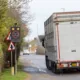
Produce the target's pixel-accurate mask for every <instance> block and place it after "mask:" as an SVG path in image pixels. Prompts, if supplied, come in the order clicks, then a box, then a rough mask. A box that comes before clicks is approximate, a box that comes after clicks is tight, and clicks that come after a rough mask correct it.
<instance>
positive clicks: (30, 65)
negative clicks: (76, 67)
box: [20, 55, 80, 80]
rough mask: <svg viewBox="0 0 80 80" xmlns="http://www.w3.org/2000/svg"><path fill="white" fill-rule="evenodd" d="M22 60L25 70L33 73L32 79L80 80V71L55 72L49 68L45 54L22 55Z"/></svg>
mask: <svg viewBox="0 0 80 80" xmlns="http://www.w3.org/2000/svg"><path fill="white" fill-rule="evenodd" d="M20 61H21V62H22V64H23V65H24V69H23V70H24V71H25V72H27V73H29V74H30V75H31V79H30V80H80V72H78V71H71V72H64V73H63V74H54V73H52V72H51V71H49V70H47V68H46V66H45V56H44V55H22V56H20Z"/></svg>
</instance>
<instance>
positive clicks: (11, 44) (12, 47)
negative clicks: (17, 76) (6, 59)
mask: <svg viewBox="0 0 80 80" xmlns="http://www.w3.org/2000/svg"><path fill="white" fill-rule="evenodd" d="M13 50H15V47H14V44H13V43H12V42H11V43H10V45H9V47H8V51H11V74H12V75H14V67H13V56H12V51H13Z"/></svg>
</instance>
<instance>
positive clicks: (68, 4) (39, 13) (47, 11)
mask: <svg viewBox="0 0 80 80" xmlns="http://www.w3.org/2000/svg"><path fill="white" fill-rule="evenodd" d="M29 6H30V12H31V13H32V14H33V16H34V20H33V21H32V23H31V24H30V25H29V28H30V30H31V33H30V35H29V37H26V39H29V40H31V39H34V37H37V36H38V35H44V21H46V19H47V18H48V17H49V16H50V15H51V14H52V13H54V12H64V11H65V12H67V11H80V0H32V2H30V3H29Z"/></svg>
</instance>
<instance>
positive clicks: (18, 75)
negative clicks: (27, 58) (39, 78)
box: [0, 65, 28, 80]
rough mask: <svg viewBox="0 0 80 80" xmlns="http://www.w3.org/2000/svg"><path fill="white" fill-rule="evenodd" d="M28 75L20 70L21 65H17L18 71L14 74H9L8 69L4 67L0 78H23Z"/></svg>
mask: <svg viewBox="0 0 80 80" xmlns="http://www.w3.org/2000/svg"><path fill="white" fill-rule="evenodd" d="M27 77H28V75H27V74H26V73H25V72H23V71H22V67H21V65H19V66H18V73H17V74H16V75H14V76H12V75H11V70H10V69H5V70H4V72H3V73H2V74H1V79H0V80H25V78H27Z"/></svg>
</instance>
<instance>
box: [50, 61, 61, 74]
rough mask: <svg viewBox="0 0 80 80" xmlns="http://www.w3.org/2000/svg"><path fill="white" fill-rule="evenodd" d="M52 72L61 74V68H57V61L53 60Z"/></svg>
mask: <svg viewBox="0 0 80 80" xmlns="http://www.w3.org/2000/svg"><path fill="white" fill-rule="evenodd" d="M51 67H52V72H53V73H55V74H59V73H60V70H58V69H57V65H56V63H54V62H52V65H51Z"/></svg>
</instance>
